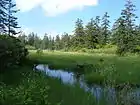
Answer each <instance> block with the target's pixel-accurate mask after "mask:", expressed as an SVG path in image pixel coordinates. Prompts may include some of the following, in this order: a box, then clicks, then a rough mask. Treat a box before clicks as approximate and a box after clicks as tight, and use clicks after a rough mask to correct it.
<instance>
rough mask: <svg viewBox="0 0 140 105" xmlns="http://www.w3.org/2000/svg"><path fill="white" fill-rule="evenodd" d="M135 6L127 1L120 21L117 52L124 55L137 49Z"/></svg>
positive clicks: (129, 0)
mask: <svg viewBox="0 0 140 105" xmlns="http://www.w3.org/2000/svg"><path fill="white" fill-rule="evenodd" d="M135 20H136V15H135V5H134V4H133V3H132V2H131V0H127V2H126V4H125V9H124V10H122V12H121V17H120V18H119V21H118V27H117V31H116V33H117V34H116V35H117V39H118V41H117V46H118V50H117V52H118V53H119V54H124V53H126V52H133V50H134V48H135V44H134V43H135V42H134V41H135V34H134V28H135Z"/></svg>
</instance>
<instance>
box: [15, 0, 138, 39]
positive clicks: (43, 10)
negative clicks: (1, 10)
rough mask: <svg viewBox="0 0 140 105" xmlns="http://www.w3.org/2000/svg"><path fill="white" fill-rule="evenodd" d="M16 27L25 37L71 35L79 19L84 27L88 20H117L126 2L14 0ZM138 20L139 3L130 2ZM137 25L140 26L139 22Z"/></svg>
mask: <svg viewBox="0 0 140 105" xmlns="http://www.w3.org/2000/svg"><path fill="white" fill-rule="evenodd" d="M15 1H16V3H17V8H19V9H20V10H21V11H20V12H19V13H18V14H17V15H18V21H19V25H20V26H21V27H22V30H23V31H25V33H29V32H31V31H34V32H36V33H38V35H40V36H41V37H42V36H43V35H44V33H48V34H52V35H53V36H55V35H56V34H61V33H63V32H68V33H72V31H73V30H74V25H75V21H76V19H77V18H81V19H82V20H83V22H84V24H86V23H87V22H88V21H89V20H90V18H92V17H93V18H95V16H103V14H104V13H105V12H108V13H109V15H110V21H111V24H112V23H113V22H114V20H115V19H117V18H118V17H119V16H120V12H121V10H122V9H123V8H124V4H125V0H15ZM133 2H134V4H135V5H136V7H137V9H138V10H137V12H136V14H137V16H139V17H140V0H133ZM137 23H140V19H138V21H137Z"/></svg>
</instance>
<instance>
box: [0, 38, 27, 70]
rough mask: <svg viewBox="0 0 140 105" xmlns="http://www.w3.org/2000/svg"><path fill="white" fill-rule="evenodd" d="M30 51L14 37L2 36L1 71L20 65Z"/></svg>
mask: <svg viewBox="0 0 140 105" xmlns="http://www.w3.org/2000/svg"><path fill="white" fill-rule="evenodd" d="M27 54H28V51H27V49H26V48H25V47H24V45H23V44H22V43H21V41H20V40H19V39H17V38H15V37H13V36H6V35H0V65H1V70H2V69H3V70H4V69H5V68H7V67H9V66H14V65H16V64H20V63H21V62H22V61H23V60H24V59H25V57H26V56H27Z"/></svg>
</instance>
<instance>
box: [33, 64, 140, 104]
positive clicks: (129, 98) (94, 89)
mask: <svg viewBox="0 0 140 105" xmlns="http://www.w3.org/2000/svg"><path fill="white" fill-rule="evenodd" d="M35 70H39V71H43V72H45V73H46V75H47V76H49V77H52V78H59V79H60V80H61V81H62V82H63V83H64V84H70V85H75V84H79V85H80V87H81V88H83V89H84V90H85V91H88V92H91V94H93V96H94V97H95V98H96V101H97V103H100V101H101V100H102V99H105V100H106V102H107V103H108V104H109V105H116V100H117V93H118V92H117V91H116V89H115V88H109V87H106V88H105V87H102V86H99V85H96V84H95V85H92V86H89V85H88V84H87V83H86V82H85V81H84V75H80V76H77V74H75V73H73V72H67V71H64V70H51V69H49V67H48V65H44V64H39V65H37V66H36V67H35ZM125 94H126V96H123V99H122V100H123V101H124V102H127V103H129V104H130V105H140V89H134V90H133V91H131V92H129V93H125Z"/></svg>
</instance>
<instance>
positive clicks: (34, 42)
mask: <svg viewBox="0 0 140 105" xmlns="http://www.w3.org/2000/svg"><path fill="white" fill-rule="evenodd" d="M135 11H136V6H135V5H134V4H133V3H132V1H131V0H127V1H126V4H125V8H124V9H123V10H122V11H121V15H120V17H119V18H118V19H117V20H116V21H115V23H114V24H113V26H112V27H111V26H110V23H111V22H110V20H109V18H110V16H109V14H108V13H107V12H105V14H104V15H103V17H100V16H96V17H95V18H91V19H90V21H89V22H88V23H87V24H86V25H85V26H84V25H83V21H82V20H81V19H80V18H78V19H77V20H76V22H75V29H74V34H73V35H69V34H68V33H64V34H63V35H57V36H56V37H51V35H47V34H45V35H44V38H43V39H40V38H39V37H38V36H37V34H35V33H30V34H29V35H28V36H26V35H25V34H24V35H20V36H19V39H20V40H21V41H22V42H24V43H26V44H27V45H31V46H34V47H35V48H36V49H39V48H40V49H50V50H61V49H64V50H66V51H67V50H69V49H81V48H87V49H97V48H102V47H104V46H105V45H116V46H117V53H118V54H124V53H126V52H132V53H133V52H138V51H139V50H140V25H138V24H136V20H137V18H138V17H137V16H136V14H135Z"/></svg>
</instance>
